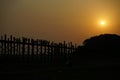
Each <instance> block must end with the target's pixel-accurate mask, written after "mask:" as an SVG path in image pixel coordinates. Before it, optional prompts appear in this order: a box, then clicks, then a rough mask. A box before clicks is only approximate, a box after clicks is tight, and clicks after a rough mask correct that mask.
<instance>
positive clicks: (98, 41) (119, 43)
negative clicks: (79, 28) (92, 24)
mask: <svg viewBox="0 0 120 80" xmlns="http://www.w3.org/2000/svg"><path fill="white" fill-rule="evenodd" d="M83 45H84V46H85V47H86V48H88V49H91V50H104V51H106V50H107V51H108V50H109V51H116V50H119V48H120V36H119V35H116V34H102V35H99V36H94V37H91V38H89V39H86V40H85V41H84V42H83Z"/></svg>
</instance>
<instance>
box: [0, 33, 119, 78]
mask: <svg viewBox="0 0 120 80" xmlns="http://www.w3.org/2000/svg"><path fill="white" fill-rule="evenodd" d="M13 40H14V41H13ZM16 46H17V47H16ZM11 47H12V48H11ZM0 52H1V54H0V79H1V80H89V79H91V80H116V79H117V78H119V72H120V70H119V68H120V36H118V35H115V34H103V35H99V36H95V37H91V38H89V39H86V40H85V41H84V42H83V46H74V45H72V43H69V44H68V45H67V44H66V43H65V42H64V43H58V44H55V43H54V44H53V43H50V42H48V43H47V42H46V41H36V40H33V39H32V40H29V39H25V38H24V39H23V40H22V41H21V40H20V39H16V38H14V39H12V37H11V39H7V38H6V36H5V37H4V39H3V37H1V40H0Z"/></svg>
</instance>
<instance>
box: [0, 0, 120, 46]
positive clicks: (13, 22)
mask: <svg viewBox="0 0 120 80" xmlns="http://www.w3.org/2000/svg"><path fill="white" fill-rule="evenodd" d="M101 20H105V21H106V24H105V26H104V27H101V25H100V21H101ZM4 33H6V34H8V35H10V34H12V35H14V36H18V37H19V36H20V37H21V36H25V37H32V38H39V39H46V40H50V41H56V42H58V41H64V40H65V41H68V42H69V41H72V42H73V43H78V44H81V43H82V42H83V40H85V39H86V38H89V37H91V36H94V35H98V34H104V33H115V34H120V0H0V35H2V34H4Z"/></svg>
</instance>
